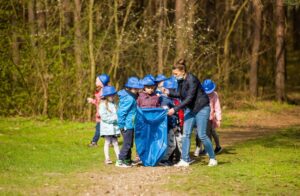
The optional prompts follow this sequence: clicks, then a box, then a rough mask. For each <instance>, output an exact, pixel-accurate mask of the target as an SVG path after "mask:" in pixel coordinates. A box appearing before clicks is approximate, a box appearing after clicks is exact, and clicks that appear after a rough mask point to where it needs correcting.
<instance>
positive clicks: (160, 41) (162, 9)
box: [157, 0, 167, 74]
mask: <svg viewBox="0 0 300 196" xmlns="http://www.w3.org/2000/svg"><path fill="white" fill-rule="evenodd" d="M166 9H167V1H166V0H161V1H159V2H158V15H159V25H158V31H157V34H158V38H157V59H158V67H157V73H158V74H162V73H163V71H164V45H165V43H164V40H165V39H164V33H163V32H164V29H165V26H166V19H165V17H166Z"/></svg>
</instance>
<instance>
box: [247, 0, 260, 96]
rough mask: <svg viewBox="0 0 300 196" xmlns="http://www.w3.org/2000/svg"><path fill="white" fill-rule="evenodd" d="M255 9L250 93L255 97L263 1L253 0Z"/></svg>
mask: <svg viewBox="0 0 300 196" xmlns="http://www.w3.org/2000/svg"><path fill="white" fill-rule="evenodd" d="M252 5H253V9H254V26H253V28H254V33H253V43H252V51H251V59H250V74H249V75H250V93H251V95H252V96H253V97H257V83H258V79H257V78H258V75H257V74H258V57H259V45H260V39H261V38H260V37H261V23H262V3H261V1H260V0H252Z"/></svg>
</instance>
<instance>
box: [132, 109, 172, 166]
mask: <svg viewBox="0 0 300 196" xmlns="http://www.w3.org/2000/svg"><path fill="white" fill-rule="evenodd" d="M167 130H168V119H167V110H164V109H161V108H143V109H141V108H138V109H137V114H136V119H135V145H136V149H137V152H138V155H139V157H140V159H141V161H142V162H143V165H144V166H155V165H157V163H158V162H159V161H160V160H161V159H162V157H163V156H164V154H165V152H166V150H167V147H168V133H167Z"/></svg>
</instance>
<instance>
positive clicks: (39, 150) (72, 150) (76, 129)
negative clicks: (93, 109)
mask: <svg viewBox="0 0 300 196" xmlns="http://www.w3.org/2000/svg"><path fill="white" fill-rule="evenodd" d="M94 126H95V124H94V123H74V122H67V121H58V120H44V121H38V120H30V119H24V118H0V159H1V162H0V193H1V191H3V190H5V191H6V192H7V193H9V192H10V191H12V192H14V193H16V192H17V193H18V191H19V190H22V189H31V188H34V187H36V186H40V185H42V184H44V183H55V181H57V180H58V179H59V178H61V176H64V175H66V174H69V173H72V172H76V171H81V172H82V171H87V170H89V169H92V168H95V167H97V168H101V167H103V164H102V163H103V160H104V159H103V153H102V151H103V149H102V148H101V147H99V148H95V149H90V148H88V147H87V144H88V142H89V141H90V139H91V137H92V136H93V133H94V130H95V129H94ZM100 141H101V142H100V146H102V145H103V144H102V141H103V140H100ZM20 186H21V187H20ZM15 191H16V192H15ZM20 193H22V191H21V192H20Z"/></svg>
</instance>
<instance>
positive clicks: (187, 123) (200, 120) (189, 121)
mask: <svg viewBox="0 0 300 196" xmlns="http://www.w3.org/2000/svg"><path fill="white" fill-rule="evenodd" d="M209 115H210V107H209V106H205V107H204V108H202V109H201V110H200V111H199V112H198V113H197V114H195V113H193V112H192V111H191V110H190V109H186V110H185V111H184V125H183V137H182V155H181V158H182V159H183V160H184V161H186V162H190V161H191V159H190V155H189V153H190V147H191V133H192V131H193V127H194V125H195V124H196V126H197V133H198V137H199V138H200V140H201V141H202V142H203V145H204V148H205V150H206V151H207V153H208V155H209V157H210V158H211V159H214V158H215V153H214V150H213V146H212V143H211V141H210V139H209V138H208V136H207V134H206V128H207V122H208V119H209Z"/></svg>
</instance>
